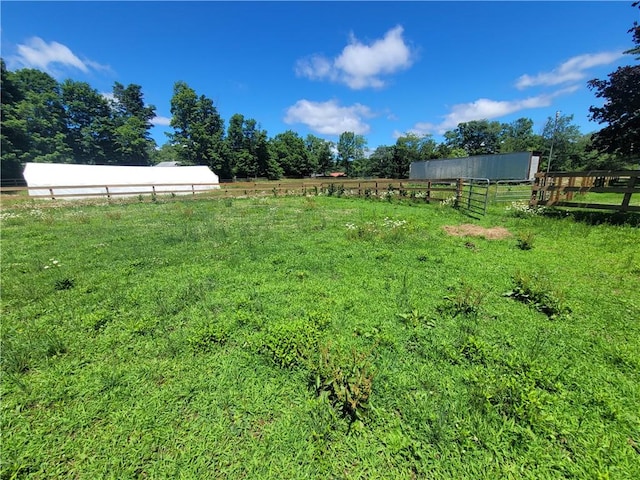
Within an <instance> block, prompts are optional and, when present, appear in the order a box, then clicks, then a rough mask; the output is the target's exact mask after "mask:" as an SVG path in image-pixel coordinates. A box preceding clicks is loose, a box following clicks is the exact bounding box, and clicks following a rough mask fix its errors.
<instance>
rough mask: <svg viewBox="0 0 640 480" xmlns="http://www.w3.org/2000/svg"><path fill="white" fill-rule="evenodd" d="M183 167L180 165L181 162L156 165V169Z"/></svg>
mask: <svg viewBox="0 0 640 480" xmlns="http://www.w3.org/2000/svg"><path fill="white" fill-rule="evenodd" d="M181 166H182V165H181V164H180V162H160V163H158V164H156V165H154V167H181Z"/></svg>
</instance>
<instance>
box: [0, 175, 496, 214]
mask: <svg viewBox="0 0 640 480" xmlns="http://www.w3.org/2000/svg"><path fill="white" fill-rule="evenodd" d="M482 182H486V183H487V185H488V180H486V179H483V180H482ZM25 192H26V193H28V194H29V196H28V197H27V196H26V195H21V193H25ZM0 193H1V194H2V200H3V201H7V200H20V199H25V198H36V199H49V200H56V199H73V198H91V197H102V198H107V199H110V198H112V197H119V196H140V195H159V194H163V195H166V194H168V195H171V194H174V195H196V194H205V195H209V196H222V197H238V196H243V195H245V196H246V195H260V194H267V195H269V194H273V195H279V194H283V193H284V194H309V193H315V194H320V193H322V194H326V195H336V196H339V195H343V194H346V195H357V196H364V197H373V196H377V197H382V196H385V197H391V196H399V197H408V198H414V199H419V200H422V201H424V202H427V203H428V202H432V201H438V202H439V201H444V200H447V199H452V200H455V204H456V205H457V206H459V207H462V208H463V209H464V210H466V211H469V212H473V213H479V212H480V211H482V213H483V214H484V213H485V211H486V203H487V189H486V188H484V183H482V185H481V186H479V184H478V179H462V178H458V179H438V180H430V179H418V180H413V179H412V180H398V179H377V180H339V179H336V180H327V179H322V180H316V181H302V182H295V181H289V182H233V183H171V184H154V185H150V184H138V185H122V184H120V185H82V186H79V185H52V186H39V187H0ZM16 194H17V195H16ZM452 203H453V202H452Z"/></svg>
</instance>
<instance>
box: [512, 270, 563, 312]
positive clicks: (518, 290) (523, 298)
mask: <svg viewBox="0 0 640 480" xmlns="http://www.w3.org/2000/svg"><path fill="white" fill-rule="evenodd" d="M513 283H514V286H513V290H511V291H509V292H507V293H505V294H504V296H505V297H510V298H513V299H514V300H517V301H519V302H522V303H524V304H527V305H529V306H531V307H533V308H535V309H536V310H538V311H539V312H542V313H544V314H545V315H546V316H547V317H549V318H551V319H554V318H558V317H559V316H561V315H565V314H568V313H571V309H570V308H569V307H568V306H566V305H565V302H564V294H563V293H562V292H560V291H559V290H558V289H556V288H554V287H553V286H552V284H551V282H550V281H549V280H548V279H546V278H543V277H542V276H541V275H539V274H534V275H526V274H522V273H517V274H516V275H515V276H514V278H513Z"/></svg>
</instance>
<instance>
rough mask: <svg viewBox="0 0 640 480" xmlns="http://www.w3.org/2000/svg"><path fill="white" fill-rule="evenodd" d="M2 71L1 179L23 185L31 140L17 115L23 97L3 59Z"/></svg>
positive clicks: (0, 104)
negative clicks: (23, 166) (25, 159)
mask: <svg viewBox="0 0 640 480" xmlns="http://www.w3.org/2000/svg"><path fill="white" fill-rule="evenodd" d="M0 69H1V76H2V80H1V84H0V95H1V99H2V100H1V103H0V108H1V110H0V111H1V115H0V122H1V123H0V142H1V144H0V149H1V150H0V151H1V152H2V155H1V156H0V165H1V166H0V178H2V179H3V180H5V181H6V180H18V181H20V182H21V183H22V181H23V179H22V165H21V163H20V161H21V158H22V156H23V155H26V152H27V151H28V148H29V146H28V144H29V139H28V136H27V127H26V120H24V119H20V118H18V117H17V115H16V105H17V103H18V102H20V101H21V100H22V99H23V97H22V93H21V92H20V90H19V89H18V88H17V86H16V84H15V82H14V79H13V73H12V72H9V71H8V70H7V69H6V65H5V63H4V60H3V59H0Z"/></svg>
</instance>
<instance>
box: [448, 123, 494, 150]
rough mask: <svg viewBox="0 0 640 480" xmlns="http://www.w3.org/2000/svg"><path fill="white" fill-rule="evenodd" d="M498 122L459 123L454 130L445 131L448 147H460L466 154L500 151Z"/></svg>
mask: <svg viewBox="0 0 640 480" xmlns="http://www.w3.org/2000/svg"><path fill="white" fill-rule="evenodd" d="M501 130H502V126H501V125H500V122H490V121H489V120H472V121H470V122H464V123H459V124H458V127H457V128H456V129H455V130H450V131H448V132H445V134H444V137H445V141H446V144H447V146H448V147H450V148H452V149H454V148H461V149H463V150H464V151H465V152H466V154H467V155H468V156H471V155H486V154H493V153H498V152H499V151H500V132H501Z"/></svg>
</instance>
